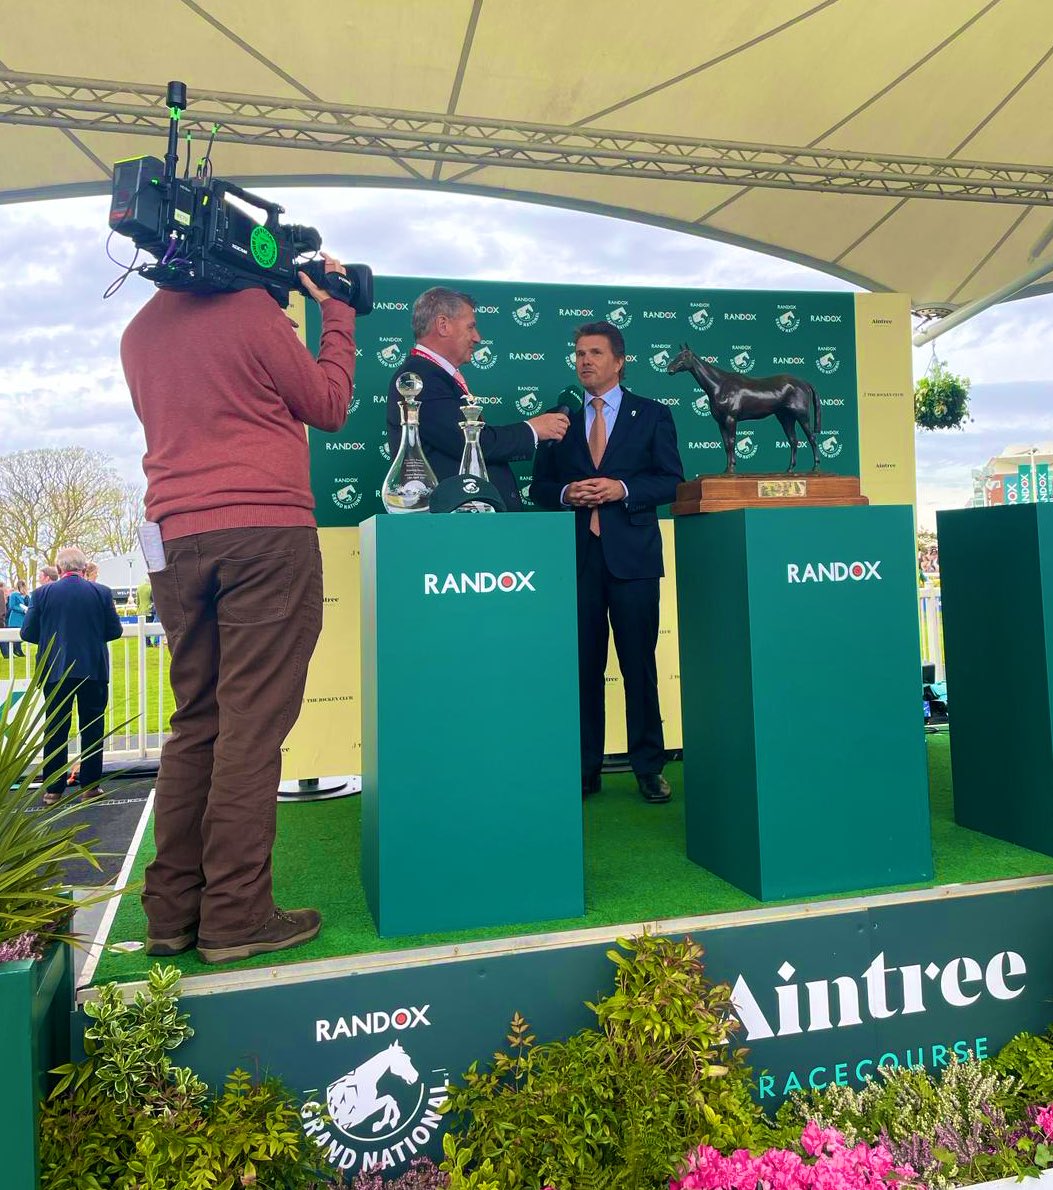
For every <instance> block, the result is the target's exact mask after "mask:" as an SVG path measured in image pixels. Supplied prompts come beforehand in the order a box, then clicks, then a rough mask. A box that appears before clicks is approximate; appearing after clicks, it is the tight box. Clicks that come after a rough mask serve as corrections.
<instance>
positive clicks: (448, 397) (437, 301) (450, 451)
mask: <svg viewBox="0 0 1053 1190" xmlns="http://www.w3.org/2000/svg"><path fill="white" fill-rule="evenodd" d="M413 337H414V340H415V341H416V346H415V347H414V348H413V350H412V352H410V356H409V359H408V360H407V361H406V364H405V366H404V367H403V368H400V369H399V372H398V374H397V375H396V376H395V377H393V378H392V381H391V384H390V386H389V387H388V419H387V420H388V445H389V446H390V448H391V457H392V458H394V457H395V455H396V453H397V452H398V448H399V440H400V438H401V436H402V430H401V426H400V424H399V394H398V390H397V389H396V388H395V380H397V379H398V376H399V375H401V374H402V372H404V371H405V372H416V373H417V375H418V376H420V378H421V380H423V381H424V391H423V392H422V393H421V396H420V403H421V404H420V439H421V445H422V446H423V447H424V454H425V455H426V456H427V459H428V462H429V463H430V464H431V469H432V470H433V471H434V472H435V477H436V479H439V480H443V479H448V478H449V477H450V476H451V475H456V474H457V472H458V471H459V470H460V466H461V455H462V454H463V452H464V434H463V432H462V430H461V426H460V423H461V421H463V420H464V418H463V415H462V413H461V398H462V397H463V396H464V395H465V394H466V393H467V392H468V384H467V382H466V381H465V379H464V377H463V376H462V375H461V373H460V370H459V369H460V367H461V365H462V364H466V363H467V362H468V361H469V360H470V359H471V358H472V351H473V350H474V349H475V345H476V343H479V342H481V339H480V335H479V328H478V327H477V326H476V322H475V299H474V298H472V297H469V295H468V294H466V293H457V292H455V291H454V290H452V289H444V288H442V287H441V286H436V287H435V288H434V289H427V290H425V291H424V293H422V294H421V295H420V297H419V298H417V300H416V301H415V302H414V303H413ZM566 432H567V418H566V416H565V415H564V414H562V413H539V414H538V415H537V417H532V418H530V419H529V420H528V421H521V422H516V423H515V424H514V425H509V426H491V425H487V426H486V428H485V429H484V430H483V432H482V434H481V436H480V438H479V443H480V445H481V446H482V450H483V459H484V460H485V462H486V471H487V474H488V475H489V477H490V482H491V483H492V484H493V485H494V487H495V488H497V490H498V491H499V492H500V493H501V498H502V499H503V500H504V502H505V507H506V508H507V509H508V510H509V511H512V510H514V509H518V508H520V507H521V506H522V501H521V500H520V498H519V488H518V487H517V485H516V479H515V476H514V475H513V474H512V468H511V465H510V464H511V463H513V462H514V461H516V460H521V459H529V458H532V457H533V455H534V451H535V449H536V447H537V444H538V443H539V442H545V441H550V440H551V441H558V440H559V439H560V438H562V437H563V435H564V434H565V433H566Z"/></svg>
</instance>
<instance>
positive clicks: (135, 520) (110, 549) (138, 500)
mask: <svg viewBox="0 0 1053 1190" xmlns="http://www.w3.org/2000/svg"><path fill="white" fill-rule="evenodd" d="M144 515H145V514H144V511H143V489H142V487H141V486H140V485H139V484H136V483H126V484H125V485H124V486H123V487H122V488H120V489H119V490H118V491H117V492H115V493H114V501H113V504H112V506H111V507H110V508H109V509H108V510H107V513H106V521H105V524H104V526H103V547H102V552H104V553H106V554H130V553H131V552H132V550H134V549H135V548H136V547H137V546H138V544H139V537H138V535H137V533H136V530H137V529H138V528H139V526H140V525H141V524H142V521H143V516H144Z"/></svg>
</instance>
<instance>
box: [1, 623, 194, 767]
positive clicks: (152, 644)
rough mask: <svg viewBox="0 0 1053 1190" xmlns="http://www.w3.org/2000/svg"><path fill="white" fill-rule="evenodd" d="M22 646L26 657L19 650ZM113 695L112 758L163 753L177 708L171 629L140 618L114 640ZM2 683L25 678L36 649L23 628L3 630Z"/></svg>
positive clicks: (109, 720)
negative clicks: (25, 642) (169, 642)
mask: <svg viewBox="0 0 1053 1190" xmlns="http://www.w3.org/2000/svg"><path fill="white" fill-rule="evenodd" d="M18 646H21V649H22V653H23V655H22V656H18V655H17V654H16V652H15V649H16V647H18ZM109 651H110V699H109V702H108V704H107V707H106V746H105V758H106V760H116V761H121V760H146V759H149V758H151V757H158V756H160V755H161V745H162V744H163V743H164V741H165V738H166V737H167V734H168V718H169V716H170V715H171V713H172V709H173V707H174V700H173V698H172V688H171V686H170V685H169V682H168V647H167V639H166V637H165V630H164V629H163V628H162V627H161V625H160V624H159V623H157V622H156V621H151V622H147V621H146V620H144V619H143V618H142V617H139V619H138V620H136V621H135V622H134V623H129V624H125V625H124V632H123V635H122V636H121V639H120V640H114V641H110V644H109ZM0 654H2V655H0V682H2V683H3V685H4V688H7V683H11V682H13V683H15V684H16V688H17V684H18V683H20V682H25V681H26V680H28V678H29V677H30V675H31V674H32V672H33V667H34V664H35V661H36V650H35V649H34V648H32V647H31V646H29V645H23V644H22V643H21V641H20V639H19V635H18V629H17V628H3V629H0Z"/></svg>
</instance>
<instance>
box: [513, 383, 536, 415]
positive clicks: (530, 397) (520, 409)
mask: <svg viewBox="0 0 1053 1190" xmlns="http://www.w3.org/2000/svg"><path fill="white" fill-rule="evenodd" d="M518 392H519V396H518V397H516V399H515V407H516V412H517V413H520V414H521V415H522V416H523V417H534V416H536V415H537V414H538V413H540V412H541V398H540V397H539V396H538V394H537V389H535V388H531V386H530V385H529V384H521V385H520V386H519V388H518Z"/></svg>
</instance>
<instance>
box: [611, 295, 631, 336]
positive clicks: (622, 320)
mask: <svg viewBox="0 0 1053 1190" xmlns="http://www.w3.org/2000/svg"><path fill="white" fill-rule="evenodd" d="M632 320H633V316H632V311H631V310H630V309H629V303H628V302H616V301H608V303H607V321H608V322H609V323H610V324H611V326H616V327H617V328H618V329H619V330H620V331H621V330H624V329H625V328H626V327H627V326H629V324H630V323H631V322H632Z"/></svg>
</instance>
